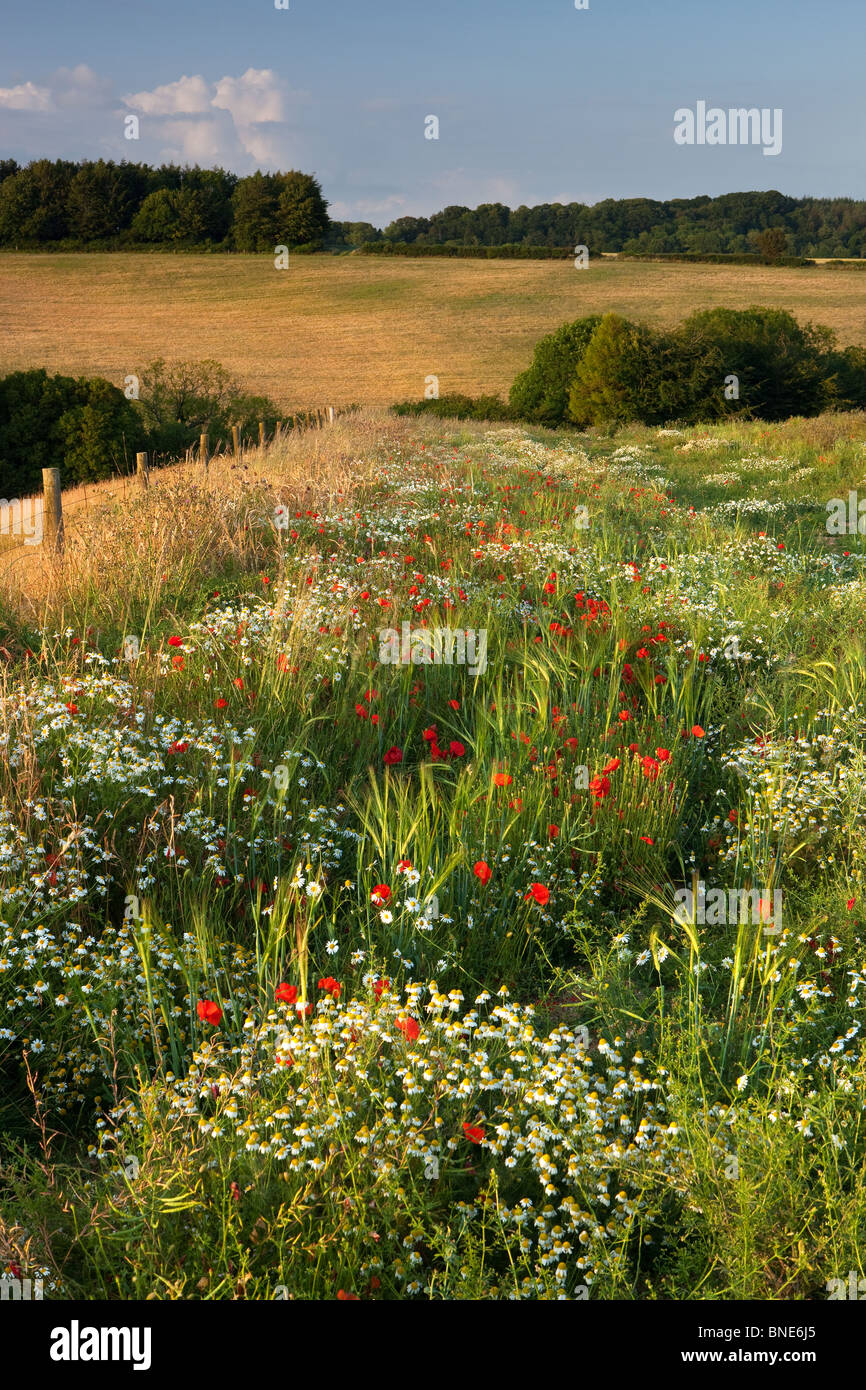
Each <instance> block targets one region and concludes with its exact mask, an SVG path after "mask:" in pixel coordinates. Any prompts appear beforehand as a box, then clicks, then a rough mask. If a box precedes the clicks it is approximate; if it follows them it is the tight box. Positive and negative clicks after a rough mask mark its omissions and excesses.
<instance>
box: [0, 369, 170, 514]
mask: <svg viewBox="0 0 866 1390" xmlns="http://www.w3.org/2000/svg"><path fill="white" fill-rule="evenodd" d="M145 447H146V438H145V431H144V427H143V424H142V420H141V416H140V415H139V413H138V412H137V411H136V410H135V409H134V407H133V406H132V404H131V403H130V402H129V401H128V400H127V399H126V397H125V395H124V394H123V392H122V391H121V390H119V389H118V387H116V386H112V385H111V383H110V382H108V381H104V380H102V379H101V378H100V377H90V378H88V377H79V378H78V380H74V379H73V378H72V377H65V376H48V374H47V372H45V371H43V370H42V369H39V370H35V371H28V372H13V373H12V374H11V375H10V376H6V377H4V378H3V379H2V380H0V493H2V495H3V497H22V496H27V495H28V494H30V493H33V492H40V491H41V489H42V469H43V468H61V469H62V470H63V482H64V485H65V486H66V485H69V484H70V483H79V482H90V481H91V480H95V479H97V478H107V477H110V476H111V475H112V474H113V473H115V472H117V471H118V469H120V468H124V467H127V466H128V461H129V460H130V459H131V458H132V457H133V456H134V455H135V452H136V450H138V449H143V448H145Z"/></svg>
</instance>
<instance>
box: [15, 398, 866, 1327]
mask: <svg viewBox="0 0 866 1390" xmlns="http://www.w3.org/2000/svg"><path fill="white" fill-rule="evenodd" d="M311 439H312V436H310V437H306V436H302V437H301V438H299V439H293V440H291V441H289V442H277V443H275V444H274V445H272V446H271V447H267V448H263V449H261V450H258V451H253V452H252V453H250V454H249V455H248V457H247V464H248V466H246V467H245V468H243V469H241V468H238V469H236V470H234V471H233V472H232V473H231V474H229V473H228V472H226V473H225V475H224V476H222V477H220V476H219V471H218V470H216V469H214V468H211V471H210V475H209V476H206V475H205V474H204V472H203V471H202V470H198V471H196V469H195V468H187V469H183V468H178V469H166V470H164V472H163V474H162V476H157V475H154V478H153V481H152V484H151V487H150V488H149V489H148V490H147V491H146V492H144V493H142V494H141V495H140V496H139V495H136V496H134V497H129V498H127V499H126V501H124V502H122V503H121V502H119V501H117V500H114V501H111V500H106V501H105V502H104V503H103V504H102V505H101V507H100V508H97V509H96V510H91V511H89V512H88V514H87V520H86V522H82V523H81V525H80V526H79V527H78V528H77V530H76V531H75V533H74V534H73V535H71V536H70V540H69V544H68V545H67V551H66V554H65V555H64V557H63V558H62V559H61V560H58V561H57V563H56V565H55V566H54V568H53V570H52V571H51V572H50V574H48V575H47V577H46V576H45V575H43V576H42V579H41V580H40V582H39V583H36V582H35V581H34V582H33V583H29V584H28V585H27V586H25V587H24V588H22V589H21V591H20V592H15V591H14V588H13V587H12V586H11V585H10V586H9V587H8V588H6V589H4V598H3V611H2V626H3V630H4V639H3V644H2V647H0V653H2V656H3V666H2V682H3V684H2V700H0V741H2V752H3V760H2V761H3V770H2V801H0V1069H2V1082H3V1087H2V1101H0V1118H2V1130H3V1139H2V1155H0V1157H2V1181H0V1233H2V1234H0V1268H2V1269H3V1271H4V1274H5V1278H6V1279H7V1280H9V1281H19V1284H21V1283H22V1281H25V1280H29V1281H30V1287H31V1288H33V1287H38V1289H39V1291H40V1292H39V1296H41V1297H43V1298H45V1299H46V1300H47V1299H80V1300H101V1299H111V1300H132V1299H136V1300H137V1299H142V1300H147V1299H150V1300H154V1299H157V1300H189V1299H195V1300H229V1301H234V1300H271V1301H273V1300H281V1301H292V1300H298V1299H317V1300H322V1299H325V1300H330V1299H337V1300H343V1301H345V1300H374V1301H387V1300H413V1299H415V1300H573V1301H589V1302H592V1301H600V1300H616V1301H623V1302H634V1301H644V1302H654V1301H669V1300H677V1301H683V1300H694V1299H700V1300H708V1301H719V1302H721V1301H729V1300H755V1301H774V1300H778V1301H799V1300H813V1301H820V1300H837V1299H842V1298H849V1297H854V1296H856V1297H864V1296H866V1292H863V1291H864V1290H866V1280H864V1269H863V1263H862V1261H863V1255H862V1251H863V1234H864V1220H866V1163H864V1160H866V1128H864V1119H863V1117H864V1106H866V1066H864V1060H863V1052H862V1032H861V1030H862V1027H863V1024H864V1012H866V956H864V920H866V916H864V914H866V895H864V883H863V878H862V856H863V849H864V829H863V824H864V822H863V816H862V813H861V803H862V798H863V794H864V793H863V786H864V778H863V774H864V751H863V750H864V736H866V704H864V696H863V688H864V675H866V643H864V631H863V613H864V602H866V549H864V544H863V539H862V536H861V535H860V533H859V532H858V530H857V525H856V518H857V516H858V512H857V506H856V502H855V507H854V511H853V513H850V514H851V515H853V516H854V518H855V525H854V526H853V527H850V526H846V527H844V528H843V527H841V526H836V527H835V529H834V528H833V527H832V526H828V519H830V520H832V519H833V517H834V516H837V514H838V506H835V507H834V502H833V499H844V502H845V507H846V508H848V510H847V511H846V512H845V515H846V517H847V516H848V515H849V512H850V507H849V494H850V493H851V492H852V491H853V492H854V494H855V497H856V490H857V488H858V487H860V488H861V489H864V496H866V419H864V417H863V416H862V415H859V414H849V415H835V416H834V415H823V416H820V417H818V418H817V419H815V420H811V421H803V420H792V421H789V422H787V423H783V424H778V425H763V424H760V423H752V424H750V423H740V424H730V425H726V424H719V425H714V426H713V427H712V429H710V430H708V429H706V428H704V429H697V430H688V431H685V430H675V429H650V428H644V427H637V426H635V427H629V428H626V429H621V430H619V431H617V432H616V433H615V434H613V435H605V434H603V433H601V432H599V431H589V432H588V433H586V434H583V435H577V434H575V433H574V432H561V433H558V434H557V433H553V432H550V431H547V430H545V429H543V428H540V427H539V428H531V427H527V428H522V427H521V428H518V427H510V426H509V427H502V428H490V427H489V426H484V425H482V424H475V423H467V424H457V423H454V422H451V423H449V422H447V421H444V422H443V421H439V420H431V419H423V420H412V421H408V420H402V419H401V420H397V419H395V418H393V417H390V418H389V417H388V416H386V415H384V414H377V413H375V412H361V413H359V414H358V415H357V416H355V417H351V418H350V419H347V420H346V421H344V422H341V423H339V424H338V425H336V426H334V427H333V428H332V430H331V431H322V432H321V433H320V435H319V436H317V437H316V439H315V441H314V442H312V443H311V442H310V440H311ZM313 453H314V454H315V458H313V457H311V454H313ZM839 505H841V503H839ZM43 581H44V582H43ZM852 1281H853V1283H852ZM852 1287H853V1288H854V1289H855V1290H859V1292H857V1293H855V1294H854V1295H852V1294H851V1293H850V1290H851V1288H852ZM840 1291H841V1292H840ZM783 1320H784V1319H783Z"/></svg>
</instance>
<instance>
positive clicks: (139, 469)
mask: <svg viewBox="0 0 866 1390" xmlns="http://www.w3.org/2000/svg"><path fill="white" fill-rule="evenodd" d="M135 471H136V474H137V475H138V483H139V487H141V488H146V487H147V454H136V456H135Z"/></svg>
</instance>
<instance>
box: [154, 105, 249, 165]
mask: <svg viewBox="0 0 866 1390" xmlns="http://www.w3.org/2000/svg"><path fill="white" fill-rule="evenodd" d="M159 136H160V139H164V140H168V141H170V142H171V145H170V147H169V148H168V149H166V150H165V152H164V153H165V154H166V156H167V157H169V158H172V159H178V158H179V159H181V160H182V162H183V163H187V162H189V163H192V164H215V163H219V160H220V158H221V157H222V156H223V155H224V154H225V152H226V145H227V143H230V141H231V135H230V134H229V137H228V141H227V139H226V131H225V130H223V129H222V122H221V121H219V120H216V119H214V118H213V117H212V116H211V117H207V118H206V119H204V120H188V121H160V124H159Z"/></svg>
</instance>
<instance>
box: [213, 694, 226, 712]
mask: <svg viewBox="0 0 866 1390" xmlns="http://www.w3.org/2000/svg"><path fill="white" fill-rule="evenodd" d="M227 704H228V700H224V699H223V697H222V695H220V697H219V699H218V700H214V705H215V707H216V708H217V709H225V707H226V705H227Z"/></svg>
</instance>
